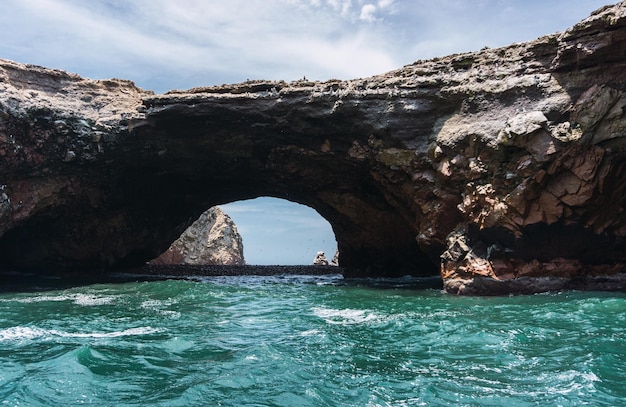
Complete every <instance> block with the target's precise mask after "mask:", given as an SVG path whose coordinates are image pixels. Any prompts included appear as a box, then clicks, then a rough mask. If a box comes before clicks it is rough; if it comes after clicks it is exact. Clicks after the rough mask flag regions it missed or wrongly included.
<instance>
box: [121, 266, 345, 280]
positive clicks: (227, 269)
mask: <svg viewBox="0 0 626 407" xmlns="http://www.w3.org/2000/svg"><path fill="white" fill-rule="evenodd" d="M342 273H343V268H341V267H336V266H307V265H290V266H279V265H262V266H255V265H200V264H184V265H178V264H159V265H157V264H148V265H145V266H143V267H137V268H132V269H127V270H122V271H118V272H117V273H116V274H119V275H123V274H126V275H131V274H134V275H145V276H175V277H189V276H206V277H209V276H211V277H213V276H275V275H283V274H284V275H308V276H321V275H329V274H342Z"/></svg>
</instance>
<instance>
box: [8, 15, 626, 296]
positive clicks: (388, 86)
mask: <svg viewBox="0 0 626 407" xmlns="http://www.w3.org/2000/svg"><path fill="white" fill-rule="evenodd" d="M625 68H626V5H625V4H624V3H620V4H617V5H615V6H611V7H606V8H603V9H601V10H598V11H597V12H595V13H594V14H593V15H592V16H590V17H589V18H588V19H586V20H584V21H582V22H581V23H579V24H577V25H576V26H574V27H573V28H571V29H570V30H568V31H566V32H564V33H560V34H555V35H550V36H546V37H542V38H540V39H538V40H535V41H532V42H528V43H524V44H515V45H512V46H509V47H505V48H499V49H484V50H482V51H480V52H474V53H466V54H459V55H452V56H449V57H445V58H437V59H433V60H428V61H417V62H415V63H414V64H411V65H408V66H405V67H403V68H401V69H398V70H396V71H392V72H389V73H386V74H383V75H379V76H374V77H370V78H364V79H355V80H348V81H339V80H331V81H326V82H308V81H296V82H292V83H285V82H266V81H251V82H246V83H242V84H236V85H223V86H218V87H206V88H196V89H190V90H187V91H171V92H168V93H166V94H164V95H154V94H152V93H150V92H146V91H143V90H141V89H138V88H136V87H135V86H134V85H133V84H132V83H130V82H128V81H121V80H108V81H91V80H87V79H83V78H80V77H78V76H75V75H71V74H67V73H64V72H60V71H53V70H48V69H44V68H39V67H33V66H26V65H21V64H17V63H14V62H10V61H3V62H1V63H0V159H1V161H0V177H2V179H0V184H1V187H0V188H1V189H2V191H1V194H2V195H1V199H0V262H1V263H2V264H3V265H4V266H5V267H11V268H14V269H41V268H44V269H50V268H82V269H88V268H94V267H104V268H109V267H113V266H124V265H134V264H139V263H142V262H145V261H146V260H149V259H151V258H154V257H155V256H157V255H158V254H159V253H161V252H162V251H163V250H165V249H166V248H167V247H168V246H169V244H170V243H171V242H172V241H173V240H174V239H175V238H176V237H178V236H179V235H180V233H181V232H182V231H183V230H184V229H185V228H186V227H187V226H188V225H189V224H190V223H191V220H193V219H196V218H197V217H198V216H199V215H200V214H201V213H202V212H203V211H204V210H206V208H208V207H211V206H214V205H217V204H221V203H225V202H230V201H234V200H240V199H246V198H254V197H257V196H274V197H280V198H284V199H288V200H292V201H294V202H299V203H303V204H306V205H309V206H311V207H313V208H315V209H316V210H317V211H318V212H319V213H320V214H321V215H322V216H324V217H325V218H326V219H327V220H328V221H329V222H330V223H331V225H332V227H333V229H334V231H335V234H336V239H337V242H338V246H339V251H340V253H341V255H340V264H341V266H343V267H344V270H345V273H346V275H348V276H355V275H356V276H363V275H377V276H394V275H395V276H397V275H404V274H414V275H433V274H435V273H441V276H442V277H443V279H444V284H445V288H446V289H447V290H448V291H450V292H455V293H468V294H469V293H478V294H488V293H496V292H497V293H500V292H533V291H541V290H544V289H554V288H559V287H566V286H568V284H569V286H577V287H578V286H581V287H582V288H594V289H596V288H604V289H618V288H623V284H624V283H623V280H624V278H623V276H624V271H625V266H624V265H625V264H626V241H625V236H626V215H625V214H624V202H626V160H625V155H626V142H625V137H624V134H625V133H624V130H625V127H626V117H625V116H624V108H625V107H626V98H625V94H624V92H625V91H626V69H625Z"/></svg>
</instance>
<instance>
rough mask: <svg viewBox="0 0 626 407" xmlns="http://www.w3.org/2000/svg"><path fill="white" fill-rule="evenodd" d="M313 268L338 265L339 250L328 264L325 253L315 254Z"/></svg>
mask: <svg viewBox="0 0 626 407" xmlns="http://www.w3.org/2000/svg"><path fill="white" fill-rule="evenodd" d="M313 265H314V266H338V265H339V250H337V251H335V254H334V255H333V258H332V260H331V261H330V262H329V261H328V258H327V257H326V253H324V252H323V251H319V252H317V254H316V255H315V258H314V259H313Z"/></svg>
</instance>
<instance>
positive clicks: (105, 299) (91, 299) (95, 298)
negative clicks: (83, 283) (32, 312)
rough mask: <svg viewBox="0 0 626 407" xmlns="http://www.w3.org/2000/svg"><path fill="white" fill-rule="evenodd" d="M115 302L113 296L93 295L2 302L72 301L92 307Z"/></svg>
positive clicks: (69, 295) (29, 298)
mask: <svg viewBox="0 0 626 407" xmlns="http://www.w3.org/2000/svg"><path fill="white" fill-rule="evenodd" d="M114 300H115V297H113V296H99V295H94V294H82V293H79V294H60V295H37V296H33V297H28V298H19V299H12V300H4V301H3V302H9V301H15V302H20V303H24V304H31V303H38V302H60V301H72V302H73V303H74V304H76V305H83V306H94V305H104V304H110V303H111V302H113V301H114Z"/></svg>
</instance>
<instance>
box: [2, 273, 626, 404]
mask: <svg viewBox="0 0 626 407" xmlns="http://www.w3.org/2000/svg"><path fill="white" fill-rule="evenodd" d="M0 405H7V406H17V405H19V406H61V405H62V406H73V405H95V406H135V405H146V406H584V405H589V406H619V405H626V294H624V293H597V292H586V293H584V292H558V293H549V294H540V295H530V296H512V297H457V296H452V295H447V294H444V293H442V292H441V291H440V290H439V289H436V288H420V287H419V285H416V284H413V282H408V281H404V282H402V281H400V282H399V283H397V282H396V283H389V282H382V283H380V282H376V281H365V280H364V281H360V282H346V281H344V280H343V279H342V278H341V277H340V276H337V275H330V276H315V277H305V276H273V277H271V276H266V277H250V276H248V277H202V278H191V279H178V280H165V281H149V282H124V283H111V284H91V285H85V286H81V287H75V288H65V289H50V290H37V291H32V292H8V293H7V292H5V293H0Z"/></svg>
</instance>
